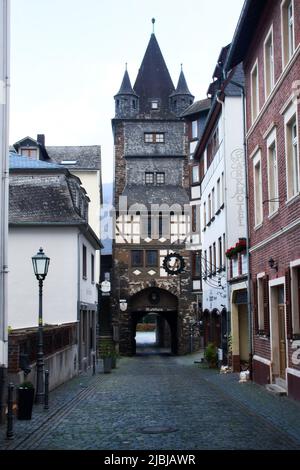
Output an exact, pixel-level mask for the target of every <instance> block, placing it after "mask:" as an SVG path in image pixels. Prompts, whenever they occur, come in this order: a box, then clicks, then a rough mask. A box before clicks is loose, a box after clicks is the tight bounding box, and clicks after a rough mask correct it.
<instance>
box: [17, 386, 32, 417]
mask: <svg viewBox="0 0 300 470" xmlns="http://www.w3.org/2000/svg"><path fill="white" fill-rule="evenodd" d="M33 401H34V386H33V384H32V383H31V382H23V383H22V384H21V385H20V386H19V387H18V419H20V420H23V419H31V414H32V407H33Z"/></svg>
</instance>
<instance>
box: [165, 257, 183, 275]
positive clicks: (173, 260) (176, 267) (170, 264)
mask: <svg viewBox="0 0 300 470" xmlns="http://www.w3.org/2000/svg"><path fill="white" fill-rule="evenodd" d="M163 267H164V268H165V270H166V271H167V273H168V274H172V275H176V274H180V273H181V272H182V271H183V270H184V268H185V262H184V259H183V257H182V256H181V255H179V254H178V253H170V254H168V255H167V256H166V257H165V258H164V261H163Z"/></svg>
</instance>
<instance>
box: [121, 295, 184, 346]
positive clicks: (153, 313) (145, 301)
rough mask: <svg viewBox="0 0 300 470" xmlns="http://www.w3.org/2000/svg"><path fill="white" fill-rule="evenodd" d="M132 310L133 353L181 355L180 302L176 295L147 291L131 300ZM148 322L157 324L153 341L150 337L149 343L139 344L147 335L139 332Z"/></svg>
mask: <svg viewBox="0 0 300 470" xmlns="http://www.w3.org/2000/svg"><path fill="white" fill-rule="evenodd" d="M130 310H131V335H132V349H133V351H132V353H133V354H136V353H139V354H143V353H144V354H146V353H152V354H153V353H154V354H155V353H157V354H161V353H165V354H170V353H171V354H177V351H178V299H177V297H176V296H175V295H174V294H172V293H170V292H168V291H166V290H164V289H160V288H157V287H151V288H147V289H143V290H142V291H140V292H138V293H137V294H135V295H134V296H133V297H132V298H131V301H130ZM148 319H150V320H152V322H154V321H155V323H152V325H153V326H152V341H150V335H148V338H147V339H148V340H149V343H148V344H147V342H146V343H145V342H143V340H142V339H141V341H139V339H140V338H139V336H140V337H141V336H143V335H139V330H140V329H141V328H140V325H145V324H147V323H145V322H147V321H148ZM142 322H144V323H142ZM144 328H145V327H144ZM146 336H147V335H144V337H146ZM137 347H138V351H137Z"/></svg>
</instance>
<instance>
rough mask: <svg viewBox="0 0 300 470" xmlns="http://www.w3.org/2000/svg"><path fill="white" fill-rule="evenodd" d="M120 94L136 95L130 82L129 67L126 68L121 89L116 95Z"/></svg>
mask: <svg viewBox="0 0 300 470" xmlns="http://www.w3.org/2000/svg"><path fill="white" fill-rule="evenodd" d="M118 95H135V96H136V93H135V92H134V90H133V88H132V86H131V82H130V78H129V75H128V72H127V69H126V70H125V73H124V77H123V80H122V83H121V87H120V90H119V91H118V93H117V94H116V95H115V96H118Z"/></svg>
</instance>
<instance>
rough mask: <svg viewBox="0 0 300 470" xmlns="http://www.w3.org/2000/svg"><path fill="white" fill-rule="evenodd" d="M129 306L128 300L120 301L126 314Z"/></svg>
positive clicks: (121, 307) (121, 308)
mask: <svg viewBox="0 0 300 470" xmlns="http://www.w3.org/2000/svg"><path fill="white" fill-rule="evenodd" d="M127 306H128V304H127V300H125V299H120V310H121V311H122V312H126V310H127Z"/></svg>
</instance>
